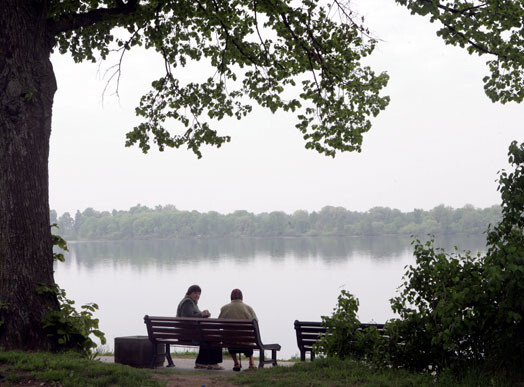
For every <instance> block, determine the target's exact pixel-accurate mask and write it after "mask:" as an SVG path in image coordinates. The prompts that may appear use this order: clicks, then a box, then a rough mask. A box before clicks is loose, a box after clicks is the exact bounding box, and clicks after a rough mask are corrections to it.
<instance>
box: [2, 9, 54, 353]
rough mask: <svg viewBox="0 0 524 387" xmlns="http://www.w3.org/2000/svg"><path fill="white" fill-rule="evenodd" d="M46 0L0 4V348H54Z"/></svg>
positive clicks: (51, 90)
mask: <svg viewBox="0 0 524 387" xmlns="http://www.w3.org/2000/svg"><path fill="white" fill-rule="evenodd" d="M46 4H47V1H45V0H25V1H20V0H1V1H0V15H1V16H0V320H1V321H2V322H1V323H0V324H1V325H0V346H2V347H4V348H6V349H13V348H19V349H47V348H49V340H48V338H47V336H46V334H45V332H44V331H43V328H42V318H43V317H44V315H45V314H46V313H47V312H48V311H49V310H56V309H57V308H58V302H57V298H56V295H52V294H39V293H38V292H37V288H38V287H40V286H41V285H46V286H51V285H53V284H54V279H53V253H52V240H51V231H50V227H49V200H48V155H49V136H50V134H51V110H52V104H53V96H54V93H55V91H56V81H55V78H54V74H53V68H52V66H51V62H50V53H51V48H52V44H53V41H52V37H50V36H49V34H48V33H47V30H46V13H47V9H46Z"/></svg>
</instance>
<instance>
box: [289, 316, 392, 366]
mask: <svg viewBox="0 0 524 387" xmlns="http://www.w3.org/2000/svg"><path fill="white" fill-rule="evenodd" d="M369 327H375V328H377V330H378V332H379V333H380V334H384V324H360V326H359V329H366V328H369ZM295 331H296V333H297V345H298V349H299V350H300V360H302V361H305V360H306V352H310V353H311V361H313V360H315V352H314V350H313V345H315V343H316V342H317V341H318V339H319V338H320V337H321V336H323V335H325V334H326V328H325V327H324V326H322V323H321V322H320V321H298V320H295Z"/></svg>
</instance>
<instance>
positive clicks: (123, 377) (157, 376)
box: [0, 350, 524, 387]
mask: <svg viewBox="0 0 524 387" xmlns="http://www.w3.org/2000/svg"><path fill="white" fill-rule="evenodd" d="M519 380H523V379H516V378H515V376H512V377H511V378H510V377H507V376H504V377H493V376H489V375H485V374H483V373H482V372H477V371H475V370H470V371H469V372H468V373H467V374H466V375H465V376H463V377H462V378H461V379H460V380H457V378H455V377H454V376H453V375H446V374H445V375H441V376H440V377H439V378H438V379H436V378H435V377H433V376H431V375H427V374H415V373H410V372H407V371H404V370H392V369H386V370H376V369H372V368H369V367H367V366H366V365H364V364H362V363H359V362H354V361H341V360H332V359H331V360H326V359H317V360H315V361H314V362H313V363H311V362H307V363H301V362H300V363H297V364H295V365H294V366H293V367H273V368H267V369H257V370H249V371H245V372H240V373H235V374H230V373H219V374H214V373H211V374H210V373H207V374H199V373H195V372H180V371H176V370H170V369H163V370H157V371H153V370H150V369H135V368H132V367H128V366H123V365H120V364H113V363H110V364H108V363H102V362H99V361H93V360H87V359H84V358H81V357H80V356H79V355H78V354H76V353H62V354H50V353H25V352H19V351H10V352H5V351H1V350H0V385H1V386H8V385H24V386H64V387H69V386H126V387H127V386H131V387H133V386H144V387H147V386H165V385H201V384H206V385H213V386H232V385H246V386H298V385H300V386H359V387H360V386H370V387H376V386H395V387H397V386H398V387H403V386H432V387H447V386H464V387H466V386H493V387H502V386H504V387H505V386H515V385H518V386H521V387H524V383H522V382H520V381H519Z"/></svg>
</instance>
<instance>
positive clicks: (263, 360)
mask: <svg viewBox="0 0 524 387" xmlns="http://www.w3.org/2000/svg"><path fill="white" fill-rule="evenodd" d="M258 352H260V362H259V363H258V368H264V362H265V358H264V350H263V349H261V350H260V351H258Z"/></svg>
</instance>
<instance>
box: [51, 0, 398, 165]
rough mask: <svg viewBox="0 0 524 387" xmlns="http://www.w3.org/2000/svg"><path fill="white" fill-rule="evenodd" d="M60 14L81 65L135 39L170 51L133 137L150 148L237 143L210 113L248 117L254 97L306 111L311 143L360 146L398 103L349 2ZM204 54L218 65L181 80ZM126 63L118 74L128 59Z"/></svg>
mask: <svg viewBox="0 0 524 387" xmlns="http://www.w3.org/2000/svg"><path fill="white" fill-rule="evenodd" d="M49 17H50V19H49V23H50V25H51V26H52V28H53V29H54V30H55V31H56V40H57V45H58V50H59V51H60V52H61V53H70V54H71V55H72V57H73V58H74V60H75V61H77V62H80V61H84V60H90V61H96V60H97V58H98V56H100V57H101V58H102V59H105V58H106V57H107V56H108V55H109V54H110V52H111V51H114V50H116V51H118V52H120V61H121V60H122V59H123V58H124V54H125V52H126V51H127V50H130V49H132V48H133V47H134V46H145V47H146V48H149V49H152V50H154V51H156V52H157V53H158V54H160V55H162V57H163V58H164V61H165V70H166V71H165V74H164V75H163V76H162V77H160V78H159V79H156V80H155V81H154V82H153V83H152V85H151V86H152V87H151V90H150V91H149V92H148V93H147V94H146V95H144V96H143V98H142V99H141V101H140V105H139V106H138V107H137V108H136V114H137V115H138V116H140V117H141V118H142V119H143V121H142V123H140V124H139V125H138V126H136V127H135V128H133V130H132V131H130V132H129V133H128V135H127V142H126V145H128V146H129V145H133V144H137V145H138V146H139V147H140V148H141V149H142V150H143V151H144V152H147V151H148V150H149V149H150V147H151V143H156V145H157V146H158V148H159V149H160V150H163V149H164V148H165V147H175V148H178V147H180V146H183V145H185V146H187V147H188V148H189V149H191V150H192V151H193V152H194V153H196V154H197V155H198V156H199V157H200V156H201V152H200V150H199V149H200V146H201V145H202V144H209V145H214V146H217V147H220V146H221V145H222V144H223V143H224V142H227V141H229V140H230V138H229V137H228V136H222V135H220V134H219V133H217V131H216V130H214V129H213V128H212V127H211V125H212V122H211V121H213V120H220V119H222V118H224V117H226V116H229V117H236V118H237V119H240V118H242V117H244V116H246V115H247V114H248V113H249V112H251V110H252V105H251V101H254V102H256V103H258V104H259V105H261V106H263V107H266V108H268V109H270V110H271V111H272V112H275V111H277V110H279V109H282V110H285V111H291V112H296V115H297V120H298V122H297V124H296V127H297V128H298V129H299V130H300V131H301V132H302V133H303V135H304V139H305V140H306V147H307V148H311V149H315V150H317V151H318V152H321V153H325V154H327V155H330V156H334V155H335V152H336V151H355V150H356V151H360V146H361V143H362V135H363V133H365V132H367V131H368V130H369V129H370V128H371V123H370V121H369V118H370V117H371V116H376V115H377V114H378V113H379V112H380V111H381V110H383V109H384V108H385V107H386V105H387V104H388V102H389V98H388V97H384V96H380V95H379V93H380V91H381V90H382V89H383V88H384V87H385V86H386V84H387V81H388V76H387V74H386V73H381V74H378V75H377V74H375V73H374V72H373V71H372V70H371V69H370V68H369V67H366V66H363V65H361V59H362V58H363V57H365V56H367V55H369V54H371V52H372V51H373V49H374V46H375V43H376V42H375V40H373V39H371V38H369V36H368V34H367V32H366V30H365V29H364V27H362V26H361V25H359V24H357V23H356V22H355V21H354V20H353V17H352V12H351V10H350V9H349V8H348V6H347V5H346V4H344V3H342V2H339V1H335V2H334V3H332V4H331V5H329V6H327V7H322V6H319V4H318V1H311V0H305V1H302V2H297V3H296V6H294V5H292V3H289V2H287V1H282V0H279V1H275V0H271V1H269V0H259V1H251V0H250V1H247V0H236V1H229V0H228V1H223V0H199V1H189V2H188V1H163V0H149V1H137V0H129V1H127V2H126V3H124V2H123V1H118V0H117V1H107V0H98V1H95V0H91V1H51V2H50V8H49ZM115 28H116V29H115ZM201 60H202V61H206V62H207V63H209V64H210V66H211V67H212V71H210V75H209V76H207V75H206V76H201V74H196V75H195V79H193V80H191V81H189V82H183V81H182V80H180V79H179V78H178V77H177V70H178V69H179V68H181V67H185V66H191V64H192V63H194V61H201ZM115 71H116V72H115V76H116V77H117V78H118V77H119V75H120V74H119V71H120V67H119V64H118V65H117V66H116V69H115Z"/></svg>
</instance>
